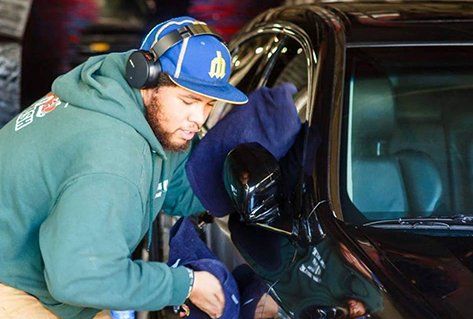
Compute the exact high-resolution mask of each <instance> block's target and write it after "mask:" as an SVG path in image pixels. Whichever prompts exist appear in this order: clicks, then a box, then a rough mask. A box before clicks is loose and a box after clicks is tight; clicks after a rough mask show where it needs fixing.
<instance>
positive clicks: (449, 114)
mask: <svg viewBox="0 0 473 319" xmlns="http://www.w3.org/2000/svg"><path fill="white" fill-rule="evenodd" d="M472 54H473V47H470V46H461V47H459V46H442V47H435V46H428V47H388V48H386V47H380V48H353V49H350V50H348V52H347V57H348V61H349V63H348V68H347V70H348V72H347V73H348V76H347V80H346V89H345V116H344V120H345V123H344V128H345V134H344V150H343V156H342V162H341V163H342V167H341V172H342V174H341V178H342V181H341V185H345V187H344V190H343V191H342V193H343V194H342V205H344V210H343V211H344V219H345V220H346V221H349V222H354V223H362V222H366V221H376V220H387V219H397V218H425V217H436V216H456V215H459V214H465V215H471V214H473V186H472V184H471V180H472V177H473V143H472V139H473V108H472V107H471V101H473V61H472V60H471V56H472Z"/></svg>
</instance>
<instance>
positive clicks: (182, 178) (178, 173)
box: [163, 152, 206, 216]
mask: <svg viewBox="0 0 473 319" xmlns="http://www.w3.org/2000/svg"><path fill="white" fill-rule="evenodd" d="M189 154H190V152H189V153H188V154H187V155H186V157H185V158H184V160H182V161H181V162H180V163H179V165H178V166H177V168H176V170H175V171H174V175H173V177H172V179H171V181H170V183H169V186H168V193H167V195H166V199H165V200H164V204H163V210H164V212H165V213H166V214H168V215H174V216H189V215H194V214H198V213H201V212H203V211H205V210H206V209H205V208H204V206H203V205H202V203H201V202H200V200H199V199H198V198H197V196H196V195H195V194H194V192H193V190H192V188H191V185H190V183H189V179H188V177H187V173H186V169H185V164H186V162H187V160H188V158H189Z"/></svg>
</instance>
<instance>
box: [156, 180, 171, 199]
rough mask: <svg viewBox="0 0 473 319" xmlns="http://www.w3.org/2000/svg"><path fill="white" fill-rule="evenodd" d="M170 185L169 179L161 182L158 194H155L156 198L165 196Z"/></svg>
mask: <svg viewBox="0 0 473 319" xmlns="http://www.w3.org/2000/svg"><path fill="white" fill-rule="evenodd" d="M168 184H169V180H167V179H165V180H164V181H162V182H159V183H158V187H157V188H156V193H155V194H154V198H159V197H161V196H163V195H164V194H165V193H166V192H167V191H168Z"/></svg>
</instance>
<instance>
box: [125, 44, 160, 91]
mask: <svg viewBox="0 0 473 319" xmlns="http://www.w3.org/2000/svg"><path fill="white" fill-rule="evenodd" d="M154 64H155V63H154V57H153V55H152V54H151V53H150V52H148V51H144V50H138V51H135V52H133V53H132V54H131V55H130V56H129V58H128V61H127V63H126V69H125V77H126V81H127V82H128V84H129V85H130V86H131V87H134V88H136V89H143V88H145V87H147V85H148V83H149V77H150V75H151V74H152V73H153V74H154V72H155V70H153V67H154ZM153 76H154V75H153ZM156 78H157V76H156Z"/></svg>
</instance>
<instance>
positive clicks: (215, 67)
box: [209, 51, 225, 79]
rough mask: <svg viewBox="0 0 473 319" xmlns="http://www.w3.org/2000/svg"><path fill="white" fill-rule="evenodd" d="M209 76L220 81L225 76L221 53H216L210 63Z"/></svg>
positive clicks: (223, 60)
mask: <svg viewBox="0 0 473 319" xmlns="http://www.w3.org/2000/svg"><path fill="white" fill-rule="evenodd" d="M209 75H210V77H211V78H213V77H216V78H217V79H222V78H223V77H224V76H225V59H224V58H222V52H220V51H217V56H216V57H215V58H213V59H212V62H211V63H210V71H209Z"/></svg>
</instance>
